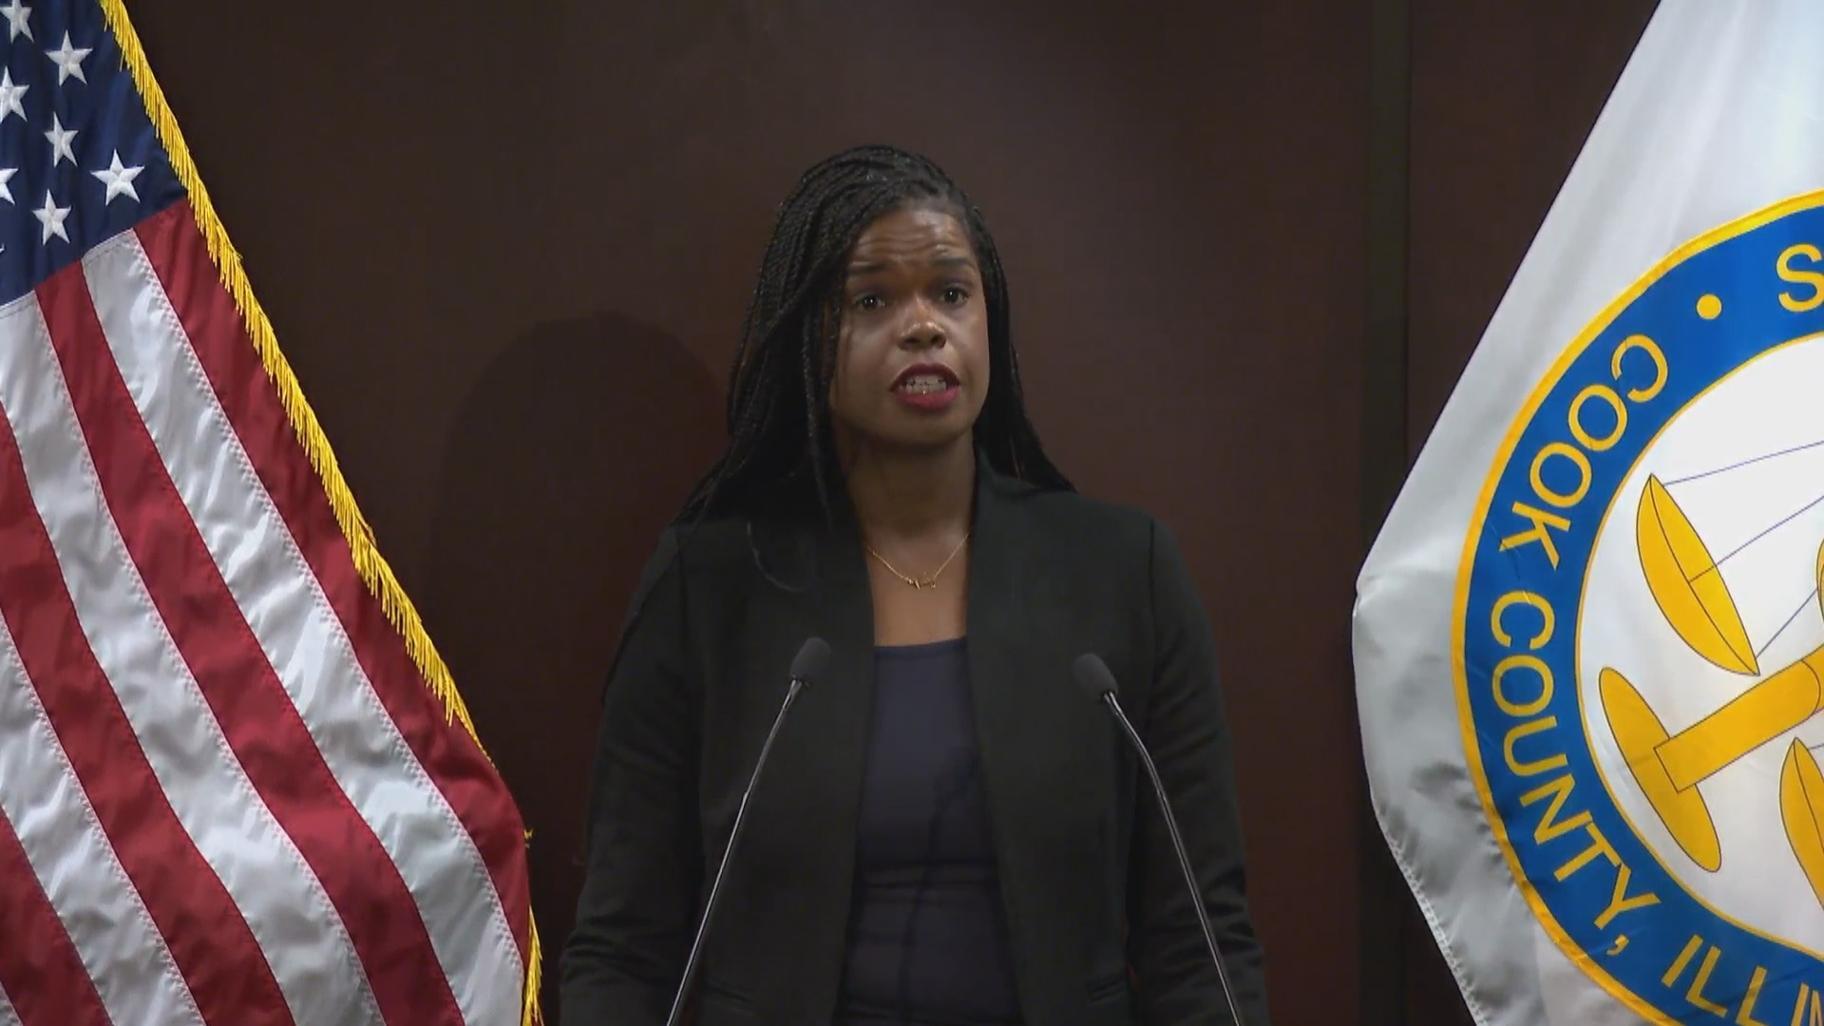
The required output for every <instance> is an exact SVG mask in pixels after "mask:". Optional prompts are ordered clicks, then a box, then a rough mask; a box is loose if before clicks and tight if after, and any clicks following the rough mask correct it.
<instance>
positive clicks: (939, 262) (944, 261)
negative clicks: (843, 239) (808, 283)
mask: <svg viewBox="0 0 1824 1026" xmlns="http://www.w3.org/2000/svg"><path fill="white" fill-rule="evenodd" d="M931 263H932V265H933V266H936V267H950V268H961V267H967V268H969V269H970V270H972V271H975V272H976V273H977V274H980V273H981V269H980V268H978V267H976V266H975V258H974V257H969V256H960V255H959V256H943V257H938V258H937V259H935V260H933V261H931ZM886 269H887V264H886V263H885V262H884V261H879V260H868V261H864V262H862V263H856V264H850V265H849V273H848V276H849V277H851V278H860V277H863V276H865V275H869V274H875V273H878V272H880V271H884V270H886Z"/></svg>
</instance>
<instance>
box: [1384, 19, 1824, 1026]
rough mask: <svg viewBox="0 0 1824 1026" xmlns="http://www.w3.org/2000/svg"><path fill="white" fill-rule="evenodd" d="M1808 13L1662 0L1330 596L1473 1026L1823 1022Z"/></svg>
mask: <svg viewBox="0 0 1824 1026" xmlns="http://www.w3.org/2000/svg"><path fill="white" fill-rule="evenodd" d="M1821 550H1824V3H1821V2H1819V0H1740V2H1724V0H1666V2H1665V3H1663V4H1662V5H1661V8H1660V10H1659V11H1658V13H1657V14H1656V15H1655V16H1654V18H1653V21H1652V23H1651V25H1650V26H1649V27H1648V29H1647V31H1646V33H1645V35H1644V36H1643V37H1642V39H1641V41H1640V44H1639V47H1638V49H1637V50H1636V52H1635V54H1634V56H1633V58H1632V59H1631V60H1630V62H1629V64H1628V67H1627V70H1626V71H1625V72H1624V73H1623V75H1622V77H1621V79H1620V81H1619V82H1618V83H1617V85H1616V87H1615V91H1614V93H1613V95H1611V96H1610V98H1609V102H1608V104H1607V106H1606V107H1605V108H1604V110H1603V113H1602V116H1601V118H1600V119H1599V120H1598V121H1597V123H1596V127H1595V129H1594V130H1593V131H1592V132H1591V134H1590V137H1589V140H1588V141H1587V143H1586V144H1585V146H1584V150H1583V153H1582V155H1581V156H1580V157H1579V159H1578V161H1577V164H1576V166H1575V167H1574V168H1573V170H1572V171H1571V174H1570V176H1569V178H1568V179H1567V180H1566V181H1565V184H1564V188H1563V190H1562V192H1561V193H1560V194H1559V196H1558V199H1557V202H1556V203H1554V204H1553V207H1552V210H1551V212H1550V214H1549V215H1548V216H1547V217H1546V220H1545V223H1544V225H1543V227H1542V228H1541V229H1540V231H1539V235H1538V237H1537V238H1536V239H1535V240H1534V242H1533V246H1532V249H1531V251H1530V252H1529V253H1528V254H1527V257H1526V260H1525V261H1524V263H1522V265H1521V267H1520V270H1519V273H1518V274H1516V275H1515V277H1514V281H1513V283H1512V285H1511V287H1510V288H1509V290H1508V293H1507V296H1506V298H1505V299H1504V300H1503V302H1502V303H1501V306H1500V308H1499V309H1498V310H1497V311H1496V313H1495V316H1494V319H1493V320H1492V321H1491V322H1490V324H1489V327H1488V331H1487V334H1486V335H1485V336H1484V337H1483V339H1482V343H1481V346H1480V347H1479V348H1478V350H1477V351H1476V354H1475V357H1474V358H1473V359H1472V360H1471V361H1470V364H1469V367H1468V369H1467V370H1466V371H1465V372H1464V374H1463V378H1462V380H1461V382H1460V383H1459V384H1458V387H1457V390H1456V393H1455V394H1454V395H1453V396H1452V398H1451V401H1450V403H1449V405H1448V406H1447V407H1446V408H1445V410H1444V414H1443V416H1442V417H1441V418H1440V420H1439V422H1438V425H1437V428H1436V430H1435V431H1434V432H1433V434H1432V437H1431V439H1430V441H1429V442H1428V443H1427V445H1426V447H1425V450H1424V452H1423V454H1422V455H1421V457H1420V459H1419V461H1418V465H1417V466H1416V468H1415V469H1414V471H1413V473H1412V476H1411V478H1410V479H1409V481H1408V482H1407V485H1406V488H1405V490H1404V491H1403V492H1402V494H1401V495H1400V499H1399V501H1398V503H1397V504H1396V505H1395V507H1394V509H1393V512H1392V514H1391V516H1390V517H1389V519H1388V522H1387V525H1386V527H1385V529H1384V530H1383V532H1382V534H1381V536H1380V538H1379V539H1378V541H1377V542H1376V544H1375V547H1374V550H1373V552H1372V553H1371V554H1370V555H1369V558H1368V562H1367V565H1366V566H1365V567H1364V568H1363V570H1362V574H1361V578H1360V581H1359V583H1358V598H1357V602H1356V611H1355V662H1356V679H1357V689H1358V693H1359V700H1360V705H1361V722H1362V731H1363V747H1364V750H1365V753H1366V759H1367V768H1368V774H1369V779H1370V783H1371V786H1372V789H1373V796H1374V804H1375V809H1376V812H1377V814H1378V816H1379V818H1380V821H1381V825H1382V827H1383V829H1384V831H1385V833H1386V836H1387V840H1388V843H1389V844H1390V845H1391V847H1392V849H1393V852H1394V854H1395V857H1396V858H1397V860H1398V862H1399V864H1400V867H1401V869H1402V871H1403V872H1404V873H1405V875H1406V878H1407V880H1408V882H1409V883H1410V884H1411V886H1412V888H1413V892H1414V894H1415V895H1416V896H1417V898H1418V901H1419V904H1420V906H1421V908H1422V909H1423V910H1424V913H1425V916H1426V918H1427V920H1428V921H1429V923H1430V925H1431V927H1432V930H1433V931H1434V933H1435V934H1436V936H1437V940H1438V943H1439V945H1440V946H1441V947H1442V949H1443V951H1444V953H1445V956H1446V959H1447V961H1448V962H1449V964H1450V966H1451V968H1452V970H1453V971H1454V972H1455V974H1456V977H1457V981H1458V983H1459V984H1460V986H1461V987H1462V990H1463V994H1464V996H1465V998H1466V1000H1467V1002H1468V1004H1469V1007H1470V1009H1471V1011H1472V1012H1473V1013H1474V1015H1475V1018H1476V1020H1477V1022H1479V1023H1482V1024H1484V1026H1534V1024H1539V1023H1551V1024H1559V1026H1568V1024H1576V1026H1605V1024H1611V1023H1613V1024H1619V1023H1635V1022H1639V1021H1642V1020H1645V1021H1650V1022H1659V1023H1732V1024H1762V1026H1788V1024H1803V1026H1824V996H1821V995H1820V991H1824V775H1820V772H1819V764H1818V761H1817V758H1816V757H1815V756H1814V755H1813V748H1814V747H1818V746H1824V715H1819V713H1820V711H1821V710H1824V609H1821V607H1820V601H1819V577H1820V575H1821V574H1824V551H1821Z"/></svg>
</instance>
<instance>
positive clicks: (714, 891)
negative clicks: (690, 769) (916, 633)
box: [665, 638, 830, 1026]
mask: <svg viewBox="0 0 1824 1026" xmlns="http://www.w3.org/2000/svg"><path fill="white" fill-rule="evenodd" d="M829 669H830V643H829V642H827V641H825V640H823V639H822V638H806V639H805V641H804V644H803V645H800V646H799V647H798V654H797V655H795V656H793V657H792V679H791V684H790V685H789V686H788V687H787V688H786V689H785V701H783V702H781V703H779V715H777V716H775V717H773V729H771V730H769V731H767V732H766V743H764V744H762V745H761V746H760V757H759V758H757V759H755V760H754V772H753V775H752V776H750V777H748V778H747V789H746V790H744V791H742V792H741V804H740V806H739V807H737V808H736V809H735V825H734V827H733V828H731V829H730V830H729V832H728V847H726V848H724V849H723V850H722V862H721V864H720V865H718V866H717V867H716V879H715V882H714V883H712V884H710V885H709V900H708V901H706V902H704V904H703V919H702V921H701V922H699V923H698V924H697V939H696V940H695V941H692V942H691V945H690V958H689V959H687V960H686V961H685V962H684V975H683V977H682V978H681V979H679V980H678V992H677V994H676V995H675V996H673V997H672V999H671V1014H670V1015H669V1016H666V1018H665V1022H666V1026H677V1024H678V1016H680V1015H682V1014H683V1012H684V998H685V996H686V995H688V994H689V993H690V984H691V981H692V980H693V979H694V978H695V977H696V975H697V964H698V962H700V961H701V960H702V958H703V939H704V938H705V937H707V936H709V921H710V920H711V919H712V918H713V917H714V916H715V914H716V901H717V899H719V898H721V896H722V880H723V878H724V877H726V876H727V875H728V864H729V862H730V861H732V860H733V859H734V856H735V845H736V844H738V843H740V841H741V827H742V825H743V824H745V823H746V822H747V803H748V800H749V799H751V798H753V796H754V787H755V785H757V784H759V783H760V771H761V770H763V769H765V768H766V757H767V756H768V755H769V754H771V752H772V750H773V739H774V738H776V737H778V736H779V727H780V726H781V725H782V724H784V723H785V714H786V713H787V712H789V711H791V708H792V703H793V702H794V701H796V700H797V698H798V692H800V691H803V690H804V689H805V688H808V687H810V686H811V685H812V684H813V683H815V682H816V681H818V680H819V679H821V678H822V677H823V676H824V674H826V673H827V672H829Z"/></svg>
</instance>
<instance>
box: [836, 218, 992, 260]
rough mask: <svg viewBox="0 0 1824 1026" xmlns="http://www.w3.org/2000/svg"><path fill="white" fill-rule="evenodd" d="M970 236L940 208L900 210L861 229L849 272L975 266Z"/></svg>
mask: <svg viewBox="0 0 1824 1026" xmlns="http://www.w3.org/2000/svg"><path fill="white" fill-rule="evenodd" d="M974 256H975V252H974V247H973V246H971V245H970V243H969V233H968V231H967V230H966V229H965V228H964V227H963V225H962V223H961V222H960V221H958V220H957V217H956V215H955V214H953V213H951V212H950V211H948V210H945V209H943V208H941V207H935V206H930V205H919V206H912V207H901V208H899V209H897V210H892V211H889V212H887V213H885V214H882V215H881V216H880V217H878V218H876V219H875V220H874V221H873V223H871V224H869V225H868V226H867V227H866V228H864V229H862V232H861V234H860V236H858V237H857V238H856V240H855V246H854V248H853V249H852V250H850V256H849V272H850V273H851V274H854V273H858V272H859V273H866V272H868V271H871V270H876V269H881V267H880V265H886V264H891V263H912V262H915V263H928V262H932V261H942V262H945V263H953V262H955V261H957V260H958V259H962V260H965V261H967V262H969V263H974Z"/></svg>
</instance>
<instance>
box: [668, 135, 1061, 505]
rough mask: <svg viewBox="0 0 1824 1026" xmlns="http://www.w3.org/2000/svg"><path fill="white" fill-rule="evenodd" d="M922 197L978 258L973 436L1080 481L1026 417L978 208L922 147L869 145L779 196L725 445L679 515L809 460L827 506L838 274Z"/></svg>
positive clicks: (1026, 463) (726, 500)
mask: <svg viewBox="0 0 1824 1026" xmlns="http://www.w3.org/2000/svg"><path fill="white" fill-rule="evenodd" d="M918 202H936V203H940V204H943V205H945V206H948V207H950V208H952V209H953V211H954V212H955V213H956V215H957V217H958V220H959V221H961V222H963V225H964V227H965V228H966V229H967V231H968V234H969V240H970V243H971V244H972V245H973V246H974V248H975V253H976V258H977V260H978V262H979V263H980V265H981V271H982V285H983V292H984V294H985V298H986V300H987V305H988V353H989V386H988V395H987V397H986V399H985V401H984V404H983V406H982V413H981V416H980V417H979V418H978V419H977V421H976V424H975V440H976V444H978V445H979V446H981V448H982V449H983V451H984V452H986V453H987V456H988V460H989V462H990V464H991V465H993V466H994V468H995V469H996V470H998V471H1000V472H1001V473H1003V474H1007V475H1010V476H1012V477H1016V478H1019V479H1021V480H1024V481H1028V482H1031V483H1033V484H1035V485H1038V486H1040V487H1045V488H1059V489H1069V488H1070V487H1071V485H1070V482H1069V480H1067V479H1066V478H1065V477H1064V475H1063V474H1062V473H1061V472H1059V470H1058V469H1057V467H1056V466H1054V465H1053V464H1052V462H1051V460H1050V458H1049V457H1047V456H1046V455H1045V450H1044V448H1043V446H1041V445H1040V444H1039V436H1038V432H1037V430H1035V429H1034V428H1033V426H1032V422H1031V420H1030V419H1029V418H1028V417H1027V415H1026V404H1025V400H1024V397H1023V394H1022V391H1021V387H1020V374H1019V361H1018V360H1017V358H1016V357H1015V355H1014V349H1013V341H1012V338H1011V335H1010V331H1009V317H1008V300H1007V278H1006V273H1005V271H1004V269H1003V268H1002V266H1001V258H1000V253H999V251H997V250H996V249H995V245H994V239H993V237H992V236H991V235H989V233H988V226H987V223H986V222H985V221H984V220H983V218H982V214H981V211H980V210H978V209H977V208H976V207H975V206H974V205H973V204H971V203H970V202H969V199H968V197H967V196H965V195H964V194H963V191H962V189H960V188H959V187H958V186H957V185H956V183H955V182H953V181H951V180H950V178H949V176H948V175H946V174H944V172H943V170H942V169H941V168H939V167H938V166H937V165H936V164H934V163H932V162H931V161H929V160H927V159H925V158H924V157H921V156H918V155H917V154H913V153H908V152H906V151H904V150H899V149H895V148H893V147H890V146H861V147H857V148H855V149H851V150H847V151H844V152H842V153H838V154H836V155H835V156H833V157H830V158H828V159H826V160H824V161H822V162H820V163H818V164H816V165H814V166H812V167H811V168H810V169H809V170H807V171H805V172H804V174H803V175H801V176H800V177H799V179H798V182H797V184H796V185H794V186H793V187H792V191H791V192H790V194H788V195H787V196H786V198H785V201H784V202H783V203H782V204H780V207H779V215H778V219H777V221H776V222H775V224H774V226H773V234H772V238H771V240H769V241H768V243H767V246H766V252H765V253H764V254H763V255H762V257H761V260H760V268H759V272H758V274H757V276H756V281H755V283H754V292H753V295H752V296H751V297H749V299H748V304H747V313H746V315H745V316H744V317H743V318H742V323H741V337H740V339H739V341H738V342H737V344H736V346H735V358H734V363H733V365H732V366H731V368H730V370H729V380H728V407H727V423H728V435H729V439H728V447H727V448H726V449H725V450H723V452H722V455H721V456H720V457H719V458H718V459H717V460H716V462H715V463H714V464H713V465H712V466H711V467H710V469H709V472H708V473H706V474H705V475H704V476H703V479H702V480H701V481H699V482H698V483H697V485H696V487H695V488H694V489H693V490H692V491H691V494H690V497H689V498H688V499H687V500H686V501H685V503H684V508H683V510H682V511H681V512H680V513H679V519H680V520H689V521H695V520H699V519H701V518H702V517H704V516H707V515H709V514H711V513H717V512H722V511H725V510H745V509H747V508H749V507H750V506H751V504H752V503H753V502H755V501H756V500H758V499H759V497H760V496H761V495H762V494H763V493H764V492H765V491H766V490H767V489H768V488H769V487H770V486H772V485H774V484H775V483H776V482H777V481H779V480H780V479H782V478H785V477H787V476H791V475H794V474H797V473H799V472H802V471H806V470H808V471H809V474H810V477H811V481H812V484H813V486H814V488H815V490H816V493H817V499H818V503H819V505H820V506H821V507H822V508H823V510H824V512H825V514H826V516H827V515H828V513H829V511H830V509H831V507H830V499H829V487H830V483H831V480H832V478H833V476H834V473H835V469H834V468H835V458H834V451H833V449H834V447H833V445H832V443H831V440H830V425H829V423H828V409H827V406H828V397H829V391H830V378H831V375H832V374H833V373H834V372H835V345H836V335H837V328H838V327H839V325H840V317H841V312H840V309H839V308H838V307H837V306H835V304H834V299H835V296H836V288H837V281H838V271H839V270H840V267H841V265H842V264H843V262H844V261H846V260H847V259H848V254H849V250H850V249H851V248H852V247H853V246H854V245H855V240H856V239H857V238H858V237H859V236H860V235H861V233H862V231H863V230H865V229H866V228H867V226H868V225H869V224H871V223H873V222H874V221H875V220H876V219H877V218H879V217H880V216H882V215H883V214H886V213H888V212H889V211H891V210H893V209H895V208H897V207H901V206H904V205H906V204H907V203H918ZM794 377H795V378H796V379H797V380H795V381H794V380H793V378H794Z"/></svg>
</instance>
